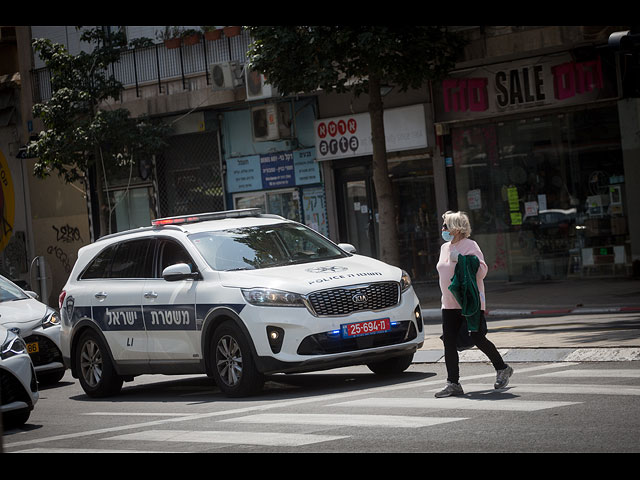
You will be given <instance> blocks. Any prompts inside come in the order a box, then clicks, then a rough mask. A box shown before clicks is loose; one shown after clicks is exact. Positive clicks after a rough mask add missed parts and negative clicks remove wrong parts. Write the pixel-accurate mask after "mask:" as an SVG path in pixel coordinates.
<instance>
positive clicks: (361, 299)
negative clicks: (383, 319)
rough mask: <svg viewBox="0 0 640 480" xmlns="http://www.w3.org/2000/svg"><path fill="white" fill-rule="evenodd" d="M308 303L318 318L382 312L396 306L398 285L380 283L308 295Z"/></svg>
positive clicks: (321, 291) (394, 283)
mask: <svg viewBox="0 0 640 480" xmlns="http://www.w3.org/2000/svg"><path fill="white" fill-rule="evenodd" d="M308 298H309V302H310V303H311V306H312V308H313V311H314V313H315V314H316V315H318V316H330V315H349V314H350V313H353V312H358V311H361V310H382V309H385V308H390V307H393V306H394V305H397V304H398V302H399V300H400V284H399V283H397V282H380V283H371V284H367V285H355V286H350V287H343V288H334V289H330V290H320V291H318V292H314V293H311V294H310V295H309V297H308Z"/></svg>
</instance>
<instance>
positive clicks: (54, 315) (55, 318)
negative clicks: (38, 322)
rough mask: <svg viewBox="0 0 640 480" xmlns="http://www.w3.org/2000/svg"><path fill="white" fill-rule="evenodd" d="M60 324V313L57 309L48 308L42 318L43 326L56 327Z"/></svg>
mask: <svg viewBox="0 0 640 480" xmlns="http://www.w3.org/2000/svg"><path fill="white" fill-rule="evenodd" d="M56 325H60V314H59V313H58V312H56V311H55V310H48V311H47V314H46V315H45V316H44V318H43V319H42V328H49V327H54V326H56Z"/></svg>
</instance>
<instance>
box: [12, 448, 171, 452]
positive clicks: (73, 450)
mask: <svg viewBox="0 0 640 480" xmlns="http://www.w3.org/2000/svg"><path fill="white" fill-rule="evenodd" d="M11 453H158V451H157V450H107V449H102V448H55V447H54V448H29V449H27V450H17V451H15V452H11ZM162 453H170V452H162Z"/></svg>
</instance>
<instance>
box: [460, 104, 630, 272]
mask: <svg viewBox="0 0 640 480" xmlns="http://www.w3.org/2000/svg"><path fill="white" fill-rule="evenodd" d="M452 146H453V152H454V155H453V156H454V168H455V178H456V189H457V195H458V198H457V200H458V208H459V209H460V210H464V211H467V212H468V213H469V215H470V218H471V223H472V229H473V233H472V238H474V239H475V240H476V241H478V243H479V244H480V246H481V248H482V249H483V252H484V254H485V259H486V260H487V263H488V265H489V267H490V276H491V277H493V278H494V279H498V278H503V279H509V280H534V279H549V278H552V279H553V278H566V277H567V276H571V275H584V274H590V273H591V271H592V270H598V268H597V267H598V266H600V265H605V266H608V267H610V268H608V270H607V269H602V268H601V269H599V270H603V272H599V273H604V271H605V270H606V271H608V272H610V273H615V272H616V268H615V267H616V265H618V264H621V265H622V266H624V264H625V263H626V258H627V257H626V254H625V248H626V247H625V244H626V239H627V228H626V216H625V209H626V206H625V205H624V171H623V161H622V151H621V147H620V130H619V124H618V116H617V111H616V109H615V108H614V107H608V108H599V109H588V110H583V111H576V112H571V113H563V114H555V115H545V116H540V117H535V118H526V119H518V120H511V121H504V122H499V123H491V124H487V125H482V126H474V127H467V128H458V129H454V130H453V131H452ZM602 252H604V253H602ZM609 252H611V253H609ZM613 252H618V255H617V256H616V255H615V254H614V253H613Z"/></svg>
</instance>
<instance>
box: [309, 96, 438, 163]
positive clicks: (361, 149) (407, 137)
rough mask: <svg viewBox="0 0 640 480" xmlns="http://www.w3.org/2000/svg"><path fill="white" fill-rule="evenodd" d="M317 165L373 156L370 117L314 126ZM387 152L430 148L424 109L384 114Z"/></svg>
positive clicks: (326, 121)
mask: <svg viewBox="0 0 640 480" xmlns="http://www.w3.org/2000/svg"><path fill="white" fill-rule="evenodd" d="M314 126H315V130H316V155H317V159H318V161H320V160H332V159H337V158H345V157H359V156H362V155H371V154H372V153H373V145H372V143H371V120H370V118H369V114H368V113H359V114H355V115H348V116H344V117H334V118H323V119H321V120H317V121H316V122H315V123H314ZM384 133H385V135H384V136H385V141H386V144H387V152H396V151H401V150H411V149H414V148H424V147H426V146H427V130H426V117H425V109H424V105H422V104H419V105H411V106H409V107H400V108H391V109H389V110H385V111H384Z"/></svg>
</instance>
